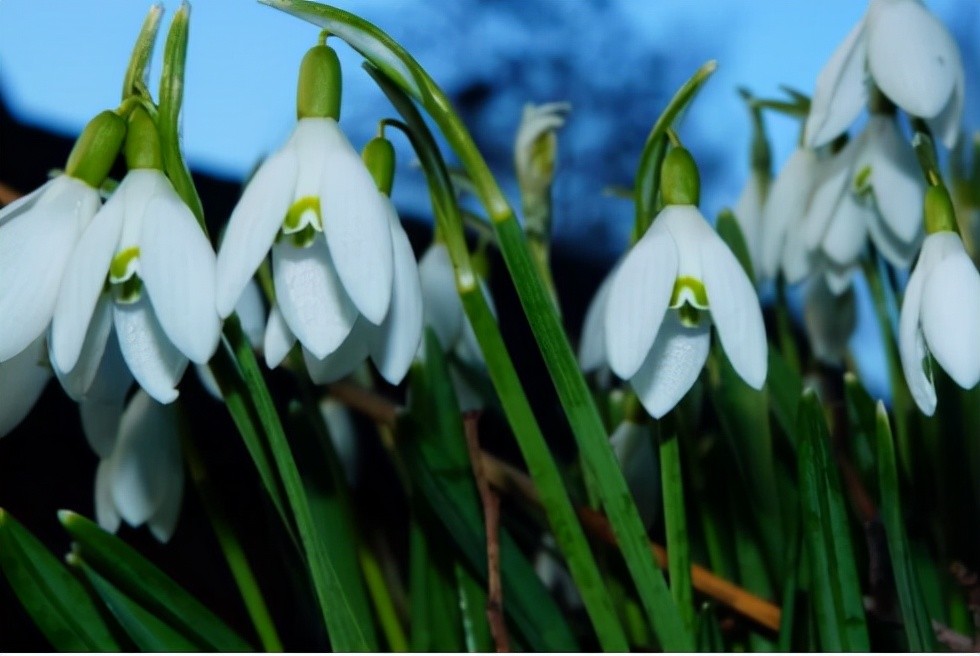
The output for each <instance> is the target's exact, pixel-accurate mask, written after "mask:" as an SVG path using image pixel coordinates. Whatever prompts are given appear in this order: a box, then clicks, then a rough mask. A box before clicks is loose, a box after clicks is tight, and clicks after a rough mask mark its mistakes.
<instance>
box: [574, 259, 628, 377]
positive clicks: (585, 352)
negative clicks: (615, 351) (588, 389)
mask: <svg viewBox="0 0 980 656" xmlns="http://www.w3.org/2000/svg"><path fill="white" fill-rule="evenodd" d="M617 268H618V265H617V266H616V267H613V269H612V271H610V272H609V275H607V276H606V277H605V279H604V280H603V281H602V284H600V285H599V289H598V290H596V293H595V296H593V297H592V302H591V303H589V308H588V310H586V312H585V321H584V322H583V324H582V338H581V339H580V340H579V345H578V364H579V366H580V367H581V368H582V371H584V372H586V373H588V372H592V371H595V370H596V369H599V368H600V367H603V366H605V365H606V301H607V299H608V298H609V289H610V288H611V287H612V279H613V276H615V275H616V270H617Z"/></svg>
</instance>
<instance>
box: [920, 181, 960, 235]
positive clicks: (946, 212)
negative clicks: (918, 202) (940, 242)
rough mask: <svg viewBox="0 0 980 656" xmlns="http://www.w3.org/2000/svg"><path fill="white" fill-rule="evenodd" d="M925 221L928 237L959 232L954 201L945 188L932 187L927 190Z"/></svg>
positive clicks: (941, 186) (940, 186)
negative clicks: (943, 232) (938, 233)
mask: <svg viewBox="0 0 980 656" xmlns="http://www.w3.org/2000/svg"><path fill="white" fill-rule="evenodd" d="M925 221H926V234H927V235H931V234H934V233H937V232H942V231H947V232H958V231H957V229H956V211H955V210H954V209H953V199H952V198H950V197H949V191H947V190H946V187H945V186H943V185H932V186H930V187H929V188H928V189H927V190H926V199H925Z"/></svg>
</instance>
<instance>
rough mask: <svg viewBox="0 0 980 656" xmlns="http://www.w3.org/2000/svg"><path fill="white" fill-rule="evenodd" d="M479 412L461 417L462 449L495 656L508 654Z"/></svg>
mask: <svg viewBox="0 0 980 656" xmlns="http://www.w3.org/2000/svg"><path fill="white" fill-rule="evenodd" d="M479 420H480V412H479V411H472V412H466V413H464V414H463V427H464V429H465V432H466V448H467V450H468V451H469V455H470V464H471V465H472V466H473V477H474V478H475V479H476V487H477V489H478V490H479V491H480V501H481V502H482V503H483V523H484V526H485V527H486V532H487V623H488V624H489V625H490V635H491V636H493V643H494V645H495V646H496V648H497V652H498V653H504V652H509V651H510V639H509V638H508V637H507V624H506V622H505V621H504V589H503V585H501V582H500V497H499V496H498V495H497V493H496V492H494V491H493V490H492V489H491V488H490V482H489V481H488V480H487V475H486V473H485V462H486V461H485V460H484V458H483V457H482V453H483V452H482V451H480V437H479V434H478V427H477V422H479Z"/></svg>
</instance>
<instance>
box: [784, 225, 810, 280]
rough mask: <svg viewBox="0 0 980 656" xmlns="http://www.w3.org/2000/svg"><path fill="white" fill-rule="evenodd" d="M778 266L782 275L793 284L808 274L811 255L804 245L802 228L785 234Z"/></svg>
mask: <svg viewBox="0 0 980 656" xmlns="http://www.w3.org/2000/svg"><path fill="white" fill-rule="evenodd" d="M780 266H781V268H782V270H783V277H784V278H786V282H787V283H788V284H790V285H795V284H796V283H798V282H800V281H802V280H803V279H804V278H806V277H807V276H808V275H810V271H811V270H812V269H813V256H812V254H811V253H810V251H809V249H807V247H806V241H805V240H804V238H803V231H802V230H791V231H789V233H788V234H787V235H786V243H785V245H784V247H783V253H782V256H781V259H780Z"/></svg>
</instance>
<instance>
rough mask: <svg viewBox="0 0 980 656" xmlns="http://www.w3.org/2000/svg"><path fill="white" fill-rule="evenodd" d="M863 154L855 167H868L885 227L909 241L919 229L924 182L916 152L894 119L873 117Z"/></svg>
mask: <svg viewBox="0 0 980 656" xmlns="http://www.w3.org/2000/svg"><path fill="white" fill-rule="evenodd" d="M865 130H866V131H867V132H868V137H869V138H868V142H867V148H866V151H867V152H866V153H865V154H864V155H863V156H862V157H861V159H860V160H859V162H858V169H861V168H863V167H864V166H869V167H870V168H871V190H872V193H873V194H874V199H875V204H876V205H877V206H878V211H879V212H881V215H882V217H883V218H884V220H885V224H886V225H887V226H888V228H889V229H890V230H891V231H892V232H893V233H894V234H895V236H896V237H898V238H899V239H900V240H901V241H903V242H905V243H907V244H908V243H911V242H913V241H915V239H916V238H917V237H918V236H919V234H920V232H921V230H922V200H923V197H924V196H925V183H924V182H923V179H922V173H921V171H920V169H919V163H918V161H917V160H916V157H915V151H914V150H913V149H912V146H911V145H910V144H909V142H908V141H906V140H905V138H904V137H903V136H902V133H901V132H900V131H899V129H898V124H897V123H896V121H895V119H894V118H892V117H887V116H872V117H871V119H870V120H869V121H868V126H867V127H866V128H865Z"/></svg>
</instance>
